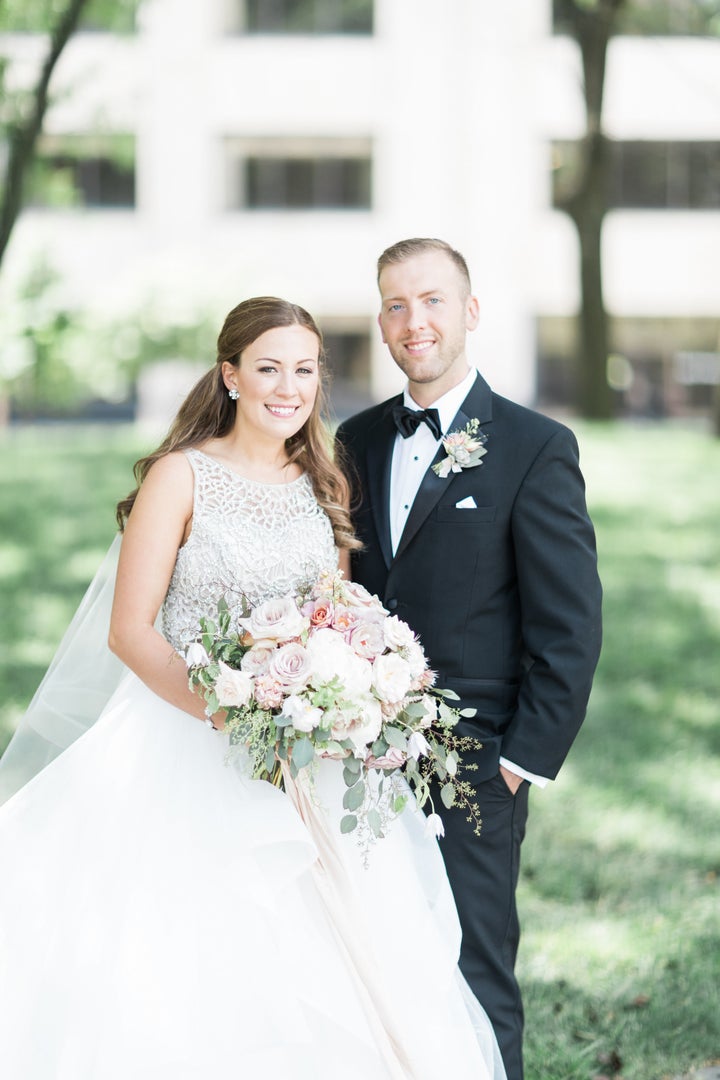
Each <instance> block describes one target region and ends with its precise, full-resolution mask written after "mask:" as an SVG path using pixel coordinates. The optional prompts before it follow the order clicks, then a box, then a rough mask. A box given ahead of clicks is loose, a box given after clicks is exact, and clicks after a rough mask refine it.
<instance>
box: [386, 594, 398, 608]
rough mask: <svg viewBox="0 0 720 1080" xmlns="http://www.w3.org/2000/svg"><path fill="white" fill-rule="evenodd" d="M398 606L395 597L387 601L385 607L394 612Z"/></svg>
mask: <svg viewBox="0 0 720 1080" xmlns="http://www.w3.org/2000/svg"><path fill="white" fill-rule="evenodd" d="M397 606H398V602H397V600H396V599H395V597H394V596H391V597H390V599H389V600H386V601H385V607H386V608H387V609H388V611H394V610H395V608H396V607H397Z"/></svg>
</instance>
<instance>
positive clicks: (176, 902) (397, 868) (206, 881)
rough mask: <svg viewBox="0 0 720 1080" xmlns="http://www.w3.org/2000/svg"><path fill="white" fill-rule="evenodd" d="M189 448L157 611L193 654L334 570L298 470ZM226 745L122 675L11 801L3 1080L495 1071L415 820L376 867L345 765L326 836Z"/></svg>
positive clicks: (325, 534) (432, 852) (0, 916)
mask: <svg viewBox="0 0 720 1080" xmlns="http://www.w3.org/2000/svg"><path fill="white" fill-rule="evenodd" d="M188 457H189V459H190V461H191V464H192V467H193V470H194V473H195V511H194V518H193V531H192V535H191V537H190V539H189V540H188V542H187V544H186V545H185V546H184V548H183V549H182V550H181V551H180V553H179V555H178V560H177V565H176V568H175V572H174V575H173V579H172V583H171V586H170V590H169V592H168V596H167V599H166V602H165V605H164V609H163V625H164V632H165V634H166V636H167V637H168V638H169V639H170V641H172V643H173V644H174V645H175V646H176V648H178V649H183V648H184V647H185V645H186V644H187V642H188V640H189V639H190V638H192V637H193V636H194V633H195V630H196V627H197V623H198V619H199V617H200V616H201V615H203V614H212V613H213V612H214V610H215V606H216V601H217V599H218V597H219V596H220V595H223V594H224V595H228V594H229V593H231V592H232V591H234V590H237V591H238V592H240V591H242V592H244V593H245V594H246V595H248V596H249V598H250V599H251V600H252V601H254V602H256V601H258V600H260V599H263V598H265V597H267V596H269V595H273V594H279V593H283V592H286V591H289V590H294V589H295V588H296V587H297V586H298V585H300V584H301V583H302V582H304V581H306V580H310V579H312V578H314V577H315V576H316V574H317V572H318V571H319V570H320V569H322V568H324V567H326V566H332V565H334V563H335V551H334V547H333V542H332V533H331V530H330V527H329V523H328V521H327V519H326V517H325V515H324V514H323V513H322V511H320V509H319V508H318V506H317V504H316V502H315V500H314V498H313V495H312V490H311V486H310V484H309V481H308V480H307V479H306V478H305V477H301V478H300V479H299V480H296V481H294V482H293V483H290V484H287V485H278V486H270V485H263V484H256V483H253V482H250V481H247V480H245V479H243V478H241V477H239V476H237V475H236V474H234V473H231V472H229V471H228V470H227V469H225V468H224V467H223V466H222V465H220V464H219V463H217V462H215V461H213V460H212V459H211V458H208V457H207V456H205V455H203V454H202V453H200V452H198V451H190V452H188ZM226 753H227V745H226V741H225V738H224V737H223V736H222V735H219V734H217V733H215V732H213V731H211V730H210V728H208V727H207V726H205V725H203V724H201V723H200V722H199V721H198V720H197V719H194V718H193V717H191V716H189V715H188V714H186V713H184V712H182V711H180V710H178V709H176V708H174V707H173V706H171V705H169V704H167V703H166V702H164V701H163V700H161V699H160V698H158V697H157V696H156V695H155V694H153V693H152V692H151V691H150V690H148V689H147V688H146V687H145V686H144V685H143V684H142V683H141V682H140V681H139V680H138V679H137V678H136V677H135V676H134V675H133V674H131V673H127V674H126V675H125V676H124V678H123V680H122V682H121V684H120V686H119V687H118V689H117V690H116V691H115V693H114V695H113V697H112V699H111V701H110V703H109V704H108V706H107V707H106V708H105V709H104V710H103V712H102V715H101V716H100V718H99V719H98V721H97V723H95V724H94V726H92V727H91V728H90V730H88V731H87V732H86V733H85V734H83V735H82V736H81V737H80V738H78V739H77V741H75V742H74V743H73V745H72V746H70V747H69V749H67V750H65V751H64V753H62V754H61V755H60V756H59V757H57V758H56V760H55V761H53V762H52V763H51V764H49V765H48V766H47V767H46V768H45V769H43V771H41V772H40V773H39V774H38V775H37V776H35V777H34V779H32V780H30V781H29V782H28V783H27V784H25V786H24V787H22V788H21V789H20V791H19V792H17V794H15V795H14V796H13V797H12V798H11V799H10V800H9V801H8V802H7V803H6V804H5V805H4V806H3V807H2V808H1V809H0V1075H2V1076H3V1077H6V1078H7V1080H250V1078H255V1077H257V1078H259V1080H266V1078H270V1080H338V1078H343V1080H381V1078H384V1077H388V1078H390V1077H392V1078H397V1080H400V1078H408V1080H410V1078H412V1080H439V1078H441V1077H443V1076H452V1077H453V1078H454V1080H461V1078H467V1080H485V1078H492V1080H498V1078H500V1077H503V1076H504V1072H503V1069H502V1064H501V1063H500V1059H499V1054H498V1051H497V1045H496V1043H495V1039H494V1036H493V1033H492V1030H491V1027H490V1024H489V1021H488V1020H487V1017H486V1016H485V1013H484V1012H483V1011H482V1009H481V1008H480V1007H479V1005H478V1004H477V1002H476V1001H475V999H474V998H473V997H472V995H471V993H470V991H469V990H468V988H467V986H466V984H465V983H464V980H463V979H462V977H461V976H460V975H459V972H458V969H457V966H456V964H457V956H458V952H459V937H460V934H459V927H458V922H457V916H456V913H455V908H454V905H453V902H452V897H451V893H450V890H449V886H448V882H447V878H446V876H445V871H444V867H443V863H442V859H441V856H440V853H439V850H438V848H437V844H436V841H434V840H433V839H426V838H425V835H424V824H423V817H422V815H421V814H419V813H418V812H411V811H409V810H407V811H405V812H404V813H403V814H402V815H401V816H400V817H399V818H398V819H397V820H396V821H395V822H394V824H393V826H392V828H391V830H390V834H389V835H388V836H387V837H386V838H384V839H383V840H381V841H379V842H378V843H377V844H376V845H375V846H374V847H373V848H372V851H371V854H370V862H369V867H368V868H367V869H366V868H364V867H363V865H362V859H361V856H360V852H359V849H358V847H357V844H356V841H355V839H354V838H353V837H352V836H346V837H343V836H341V835H340V831H339V826H338V821H339V818H340V816H341V814H342V813H343V811H342V810H341V798H342V793H343V790H344V784H343V781H342V777H341V767H340V766H339V765H338V763H336V762H330V761H328V762H324V763H323V764H322V766H321V768H320V770H319V774H318V778H317V792H318V801H319V805H320V807H321V811H320V817H321V819H322V820H323V821H324V823H325V825H326V829H325V835H324V836H323V835H319V834H318V831H317V830H315V831H313V829H312V828H311V829H308V828H307V827H306V824H305V823H304V821H303V819H302V818H301V816H300V814H299V813H298V811H297V810H296V808H295V806H294V805H293V803H292V802H291V800H290V799H289V797H288V796H287V795H286V794H284V793H283V792H280V791H278V790H277V789H275V788H273V787H271V786H270V785H269V784H267V783H264V782H262V781H252V780H250V779H248V778H247V777H246V775H244V773H243V770H242V766H241V765H238V764H227V763H226ZM320 833H322V829H320ZM479 842H480V843H482V840H480V841H479ZM482 902H483V900H482V897H478V904H482Z"/></svg>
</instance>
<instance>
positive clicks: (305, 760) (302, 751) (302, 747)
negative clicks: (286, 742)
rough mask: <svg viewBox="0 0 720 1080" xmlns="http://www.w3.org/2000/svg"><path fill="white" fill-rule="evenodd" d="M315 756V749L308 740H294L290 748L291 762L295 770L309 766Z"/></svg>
mask: <svg viewBox="0 0 720 1080" xmlns="http://www.w3.org/2000/svg"><path fill="white" fill-rule="evenodd" d="M314 756H315V747H314V746H313V744H312V743H311V742H310V740H309V739H306V738H302V739H296V740H295V742H294V743H293V748H292V762H293V765H295V767H296V768H298V769H302V768H304V767H305V766H306V765H309V764H310V762H311V761H312V759H313V758H314Z"/></svg>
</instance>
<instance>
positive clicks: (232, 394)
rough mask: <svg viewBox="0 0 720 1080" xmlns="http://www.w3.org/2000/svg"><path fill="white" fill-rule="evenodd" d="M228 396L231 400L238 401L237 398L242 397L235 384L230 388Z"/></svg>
mask: <svg viewBox="0 0 720 1080" xmlns="http://www.w3.org/2000/svg"><path fill="white" fill-rule="evenodd" d="M228 397H229V398H230V400H231V401H237V399H238V398H239V397H240V392H239V391H238V390H236V389H235V387H234V386H233V387H232V388H231V389H230V390H228Z"/></svg>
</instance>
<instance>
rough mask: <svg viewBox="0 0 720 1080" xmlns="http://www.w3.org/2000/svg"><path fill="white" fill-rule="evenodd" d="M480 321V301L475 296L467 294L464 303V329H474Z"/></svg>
mask: <svg viewBox="0 0 720 1080" xmlns="http://www.w3.org/2000/svg"><path fill="white" fill-rule="evenodd" d="M479 322H480V301H479V300H478V298H477V296H468V298H467V301H466V305H465V329H466V330H475V329H476V327H477V324H478V323H479Z"/></svg>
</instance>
